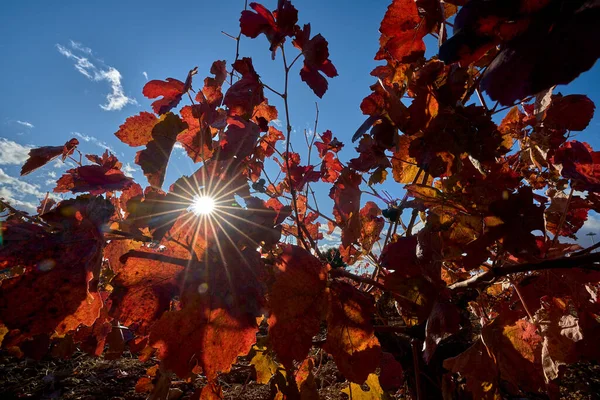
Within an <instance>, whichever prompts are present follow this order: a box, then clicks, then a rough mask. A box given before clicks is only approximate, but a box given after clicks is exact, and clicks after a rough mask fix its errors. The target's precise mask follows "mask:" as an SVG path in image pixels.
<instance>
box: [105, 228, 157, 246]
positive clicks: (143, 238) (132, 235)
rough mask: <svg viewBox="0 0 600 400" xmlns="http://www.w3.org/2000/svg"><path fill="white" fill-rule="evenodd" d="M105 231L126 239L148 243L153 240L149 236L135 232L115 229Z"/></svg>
mask: <svg viewBox="0 0 600 400" xmlns="http://www.w3.org/2000/svg"><path fill="white" fill-rule="evenodd" d="M106 233H110V234H111V235H118V236H122V237H123V238H126V239H133V240H137V241H138V242H145V243H149V242H152V241H153V240H152V238H151V237H148V236H144V235H136V234H135V233H129V232H123V231H120V230H117V229H109V230H107V231H106Z"/></svg>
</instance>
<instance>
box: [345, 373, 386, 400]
mask: <svg viewBox="0 0 600 400" xmlns="http://www.w3.org/2000/svg"><path fill="white" fill-rule="evenodd" d="M366 384H367V386H369V390H368V391H366V392H365V391H363V390H362V387H361V385H357V384H356V383H350V386H349V387H347V388H346V389H344V390H342V393H346V394H347V395H348V397H349V398H350V400H387V399H389V397H388V395H387V394H386V393H385V392H384V391H383V389H382V388H381V386H380V385H379V377H378V376H377V375H375V374H370V375H369V377H368V378H367V382H366Z"/></svg>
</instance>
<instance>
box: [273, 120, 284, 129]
mask: <svg viewBox="0 0 600 400" xmlns="http://www.w3.org/2000/svg"><path fill="white" fill-rule="evenodd" d="M271 122H272V123H273V125H275V126H276V127H278V128H281V127H283V122H281V120H280V119H279V118H276V119H274V120H273V121H271Z"/></svg>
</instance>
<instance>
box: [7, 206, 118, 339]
mask: <svg viewBox="0 0 600 400" xmlns="http://www.w3.org/2000/svg"><path fill="white" fill-rule="evenodd" d="M112 213H113V207H112V205H111V204H110V202H109V201H108V200H104V199H102V198H100V197H90V196H81V197H78V198H77V199H70V200H65V201H62V202H60V203H59V204H58V205H57V207H56V208H55V209H54V210H52V211H50V212H48V213H46V214H44V219H45V220H46V221H47V223H48V224H50V225H51V226H54V227H55V228H56V230H55V231H50V232H48V231H46V230H44V229H42V228H41V226H39V225H35V224H32V223H30V222H19V221H17V220H13V221H9V222H8V223H6V224H3V227H2V229H3V241H4V245H3V246H2V247H0V266H2V267H3V268H6V267H8V266H13V265H21V266H22V268H23V273H22V274H20V275H18V276H15V277H12V278H9V279H5V280H3V281H2V286H1V287H0V323H2V324H3V325H4V326H6V327H7V328H9V329H18V330H19V331H20V332H19V333H18V334H17V335H16V336H15V337H13V338H12V340H13V343H14V345H16V344H18V343H19V342H21V341H23V340H25V339H28V338H32V337H34V336H36V335H43V334H52V333H54V332H57V333H58V334H65V333H67V332H69V331H72V330H74V329H76V328H77V327H78V326H79V325H80V324H83V325H87V326H91V325H92V324H93V323H94V321H95V320H96V318H98V316H99V313H100V309H101V308H102V300H101V299H100V295H99V293H98V289H97V287H98V286H97V285H98V279H99V275H100V267H101V263H102V248H103V246H104V239H103V237H102V233H101V232H102V229H103V225H104V224H105V223H106V222H107V221H108V219H109V218H110V216H111V215H112ZM26 249H29V250H26Z"/></svg>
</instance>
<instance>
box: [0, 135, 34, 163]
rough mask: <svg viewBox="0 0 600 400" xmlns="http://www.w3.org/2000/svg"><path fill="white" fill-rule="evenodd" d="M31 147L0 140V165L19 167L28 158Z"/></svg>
mask: <svg viewBox="0 0 600 400" xmlns="http://www.w3.org/2000/svg"><path fill="white" fill-rule="evenodd" d="M29 150H31V147H29V146H23V145H21V144H19V143H16V142H13V141H12V140H8V139H6V138H0V165H10V164H12V165H21V164H23V163H25V161H27V158H29Z"/></svg>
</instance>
